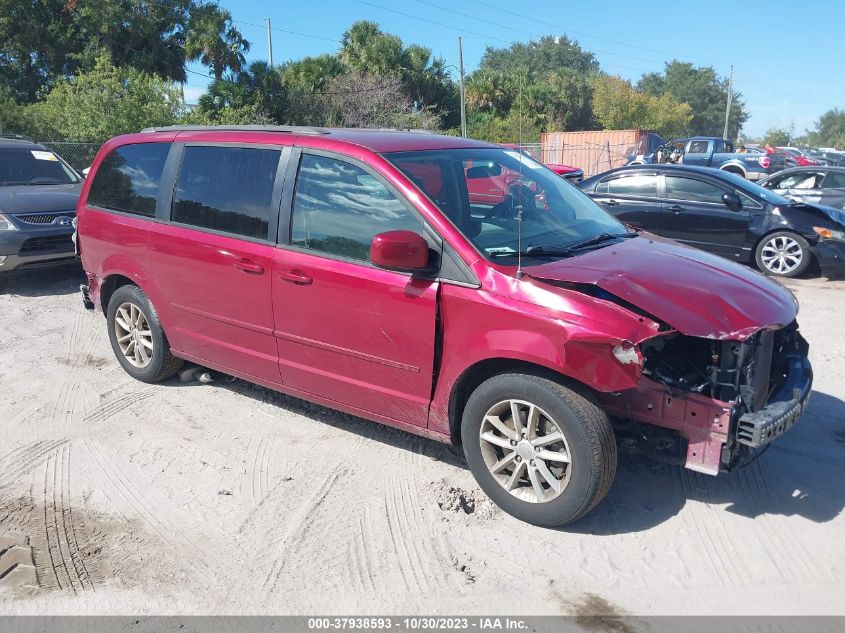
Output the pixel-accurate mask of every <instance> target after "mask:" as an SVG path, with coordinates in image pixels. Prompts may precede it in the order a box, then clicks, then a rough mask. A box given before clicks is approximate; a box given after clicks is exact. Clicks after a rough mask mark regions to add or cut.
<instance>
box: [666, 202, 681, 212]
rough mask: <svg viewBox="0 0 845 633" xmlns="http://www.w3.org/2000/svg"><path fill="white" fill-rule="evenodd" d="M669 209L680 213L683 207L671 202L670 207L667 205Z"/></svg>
mask: <svg viewBox="0 0 845 633" xmlns="http://www.w3.org/2000/svg"><path fill="white" fill-rule="evenodd" d="M669 210H670V211H671V212H672V213H680V212H681V211H683V210H684V208H683V207H682V206H681V205H679V204H673V205H672V206H671V207H669Z"/></svg>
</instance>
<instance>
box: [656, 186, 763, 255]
mask: <svg viewBox="0 0 845 633" xmlns="http://www.w3.org/2000/svg"><path fill="white" fill-rule="evenodd" d="M727 192H728V189H723V188H722V187H718V186H717V185H715V184H713V183H711V182H708V181H705V180H700V179H698V178H692V177H688V176H670V175H667V176H666V199H665V201H664V210H663V213H662V214H661V219H660V222H659V224H658V226H657V227H656V229H655V232H656V233H658V234H659V235H664V236H666V237H670V238H672V239H676V240H678V241H680V242H685V243H687V244H689V245H691V246H695V247H697V248H701V249H703V250H707V251H711V252H713V253H716V254H718V255H724V256H726V257H730V258H732V259H743V260H744V259H745V258H746V257H747V255H748V249H747V248H745V245H746V241H747V234H748V224H749V222H750V218H751V213H752V212H753V211H752V210H750V209H748V208H747V207H746V208H742V209H740V210H737V211H735V210H733V209H730V208H729V207H727V206H726V205H725V203H724V202H722V195H723V194H725V193H727ZM742 199H743V201H744V202H746V201H747V200H748V199H747V198H745V197H742ZM746 204H749V203H747V202H746Z"/></svg>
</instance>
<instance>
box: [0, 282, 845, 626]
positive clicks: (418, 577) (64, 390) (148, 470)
mask: <svg viewBox="0 0 845 633" xmlns="http://www.w3.org/2000/svg"><path fill="white" fill-rule="evenodd" d="M80 282H81V274H80V272H79V271H78V269H74V268H71V269H61V270H56V269H54V270H42V271H31V272H26V273H15V274H13V275H12V276H8V277H6V278H3V279H0V550H3V549H7V555H6V556H7V557H6V559H5V560H6V562H5V566H6V570H4V569H0V586H2V587H3V588H2V589H0V613H4V614H8V613H38V614H60V613H108V614H131V613H150V614H165V613H166V614H172V613H179V614H187V613H202V614H221V613H227V614H234V613H272V614H287V613H299V614H302V613H341V614H352V613H380V614H418V613H429V614H431V613H439V614H444V613H452V614H457V613H460V614H489V613H491V612H492V613H498V614H511V613H512V614H524V615H527V614H552V613H584V612H594V611H597V610H599V611H601V610H608V611H611V612H616V613H629V614H670V613H672V614H678V613H708V614H709V613H723V614H734V613H736V614H786V613H816V614H822V613H824V614H829V613H839V614H844V613H845V601H842V600H841V598H842V595H843V590H845V538H843V535H845V515H843V505H845V402H843V400H845V380H843V378H842V371H843V368H845V318H843V313H845V282H840V283H832V282H828V281H824V280H802V281H799V282H791V283H790V284H789V286H790V287H791V288H792V289H793V290H794V291H795V292H796V293H797V294H798V297H799V299H800V301H801V304H802V309H801V317H800V322H801V326H802V331H803V332H804V334H805V336H806V337H807V338H808V339H809V341H810V343H811V346H812V349H811V356H812V360H813V363H814V367H815V372H816V383H815V393H814V394H813V400H812V403H811V406H810V408H809V410H808V411H807V414H806V415H805V417H804V418H803V419H802V420H801V422H800V423H799V424H798V425H797V426H796V427H795V428H794V429H793V430H791V431H790V432H789V433H788V434H787V435H786V436H784V437H783V438H781V440H780V441H779V442H777V443H775V444H774V445H773V447H772V448H771V450H769V451H768V452H767V453H766V454H764V455H763V456H762V457H761V458H760V459H759V460H758V461H756V462H755V463H754V464H752V465H751V466H749V467H747V468H745V469H743V470H741V471H739V472H736V473H733V474H730V475H722V476H720V477H718V478H711V477H708V476H704V475H698V474H695V473H692V472H690V471H686V470H684V469H682V468H678V467H673V466H668V465H664V464H658V463H654V462H652V461H649V460H647V459H645V458H642V457H637V456H634V455H623V456H622V457H621V461H620V467H619V472H618V474H617V477H616V481H615V483H614V485H613V487H612V489H611V491H610V493H609V495H608V496H607V498H606V499H605V501H604V503H603V504H602V505H601V506H600V507H599V508H598V509H597V510H596V511H594V512H593V513H592V514H591V515H590V516H589V517H587V518H586V519H585V520H583V521H582V522H580V523H578V524H577V525H575V526H572V527H570V528H568V529H566V530H545V529H540V528H536V527H532V526H530V525H527V524H524V523H520V522H519V521H517V520H515V519H513V518H511V517H509V516H507V515H504V514H503V513H501V512H500V511H499V510H497V509H496V508H495V507H494V506H492V504H491V503H490V502H489V501H488V500H487V499H486V498H485V497H484V496H483V494H482V493H481V492H480V491H479V490H478V489H477V487H476V486H475V484H474V482H473V479H472V476H471V475H470V473H469V471H468V470H467V469H466V467H465V465H464V462H463V459H462V457H461V454H460V452H459V451H458V449H455V448H453V447H449V446H445V445H441V444H437V443H435V442H432V441H428V440H424V439H421V438H418V437H415V436H412V435H408V434H405V433H403V432H400V431H396V430H392V429H388V428H385V427H381V426H379V425H376V424H373V423H371V422H367V421H364V420H360V419H357V418H353V417H350V416H346V415H342V414H339V413H335V412H332V411H329V410H326V409H323V408H320V407H317V406H314V405H311V404H308V403H306V402H303V401H300V400H295V399H292V398H287V397H284V396H281V395H277V394H273V393H272V392H268V391H266V390H264V389H261V388H258V387H254V386H251V385H248V384H246V383H242V382H240V381H236V382H233V383H230V384H227V383H222V382H217V383H213V384H211V385H201V384H199V383H191V384H180V383H179V382H178V381H176V380H173V381H169V382H167V383H164V384H161V385H155V386H150V385H145V384H142V383H139V382H135V381H133V380H132V379H130V378H129V377H128V376H127V375H126V374H125V373H124V372H123V370H122V369H121V368H120V366H119V365H118V364H117V362H116V361H115V360H114V358H113V356H112V353H111V349H110V347H109V344H108V340H107V337H106V328H105V321H104V319H103V318H102V317H101V316H100V315H98V314H93V313H91V312H87V311H86V310H84V309H83V307H82V303H81V300H80V297H79V294H78V291H77V288H78V284H79V283H80ZM12 556H14V557H15V558H14V560H17V561H18V562H20V563H21V565H19V566H18V568H17V571H16V572H15V574H14V576H13V575H11V574H7V575H6V576H5V577H2V575H3V574H4V573H6V571H8V569H9V568H10V567H11V566H12V565H11V563H10V561H12V558H11V557H12ZM0 560H2V559H0ZM33 561H34V565H33V566H34V568H35V569H34V570H33V569H32V568H31V567H27V565H28V564H32V563H33ZM836 596H839V598H836Z"/></svg>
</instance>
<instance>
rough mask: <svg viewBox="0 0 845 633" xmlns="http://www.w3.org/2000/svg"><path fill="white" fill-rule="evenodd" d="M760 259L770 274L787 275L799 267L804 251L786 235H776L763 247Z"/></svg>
mask: <svg viewBox="0 0 845 633" xmlns="http://www.w3.org/2000/svg"><path fill="white" fill-rule="evenodd" d="M760 259H761V260H762V262H763V266H765V267H766V269H767V270H769V271H770V272H773V273H775V274H778V275H787V274H789V273H791V272H792V271H794V270H795V269H796V268H798V267H799V266H800V265H801V261H802V260H803V259H804V249H803V248H801V245H800V244H799V243H798V242H796V241H795V240H794V239H792V238H791V237H789V236H788V235H778V236H776V237H774V238H772V239H770V240H769V241H768V242H766V243H765V244H764V245H763V248H762V250H761V252H760Z"/></svg>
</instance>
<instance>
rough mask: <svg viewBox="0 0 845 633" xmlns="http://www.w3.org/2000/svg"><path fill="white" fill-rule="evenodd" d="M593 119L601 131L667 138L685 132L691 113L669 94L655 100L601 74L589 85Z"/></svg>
mask: <svg viewBox="0 0 845 633" xmlns="http://www.w3.org/2000/svg"><path fill="white" fill-rule="evenodd" d="M593 116H595V119H596V121H597V122H598V123H599V124H600V125H601V126H602V127H605V128H609V129H643V130H655V131H656V132H658V133H660V134H661V135H663V136H665V137H667V138H671V137H674V136H680V135H682V134H683V133H684V132H685V130H686V129H687V128H688V126H689V124H690V121H691V120H692V116H693V114H692V108H691V107H690V106H689V104H688V103H679V102H678V101H676V100H675V99H674V98H673V97H672V95H670V94H669V93H664V94H662V95H660V96H659V97H655V96H654V95H650V94H646V93H643V92H640V91H638V90H635V89H634V87H633V86H632V85H631V82H630V81H626V80H625V79H622V78H621V77H614V76H611V75H602V76H599V77H596V79H595V80H594V83H593Z"/></svg>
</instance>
